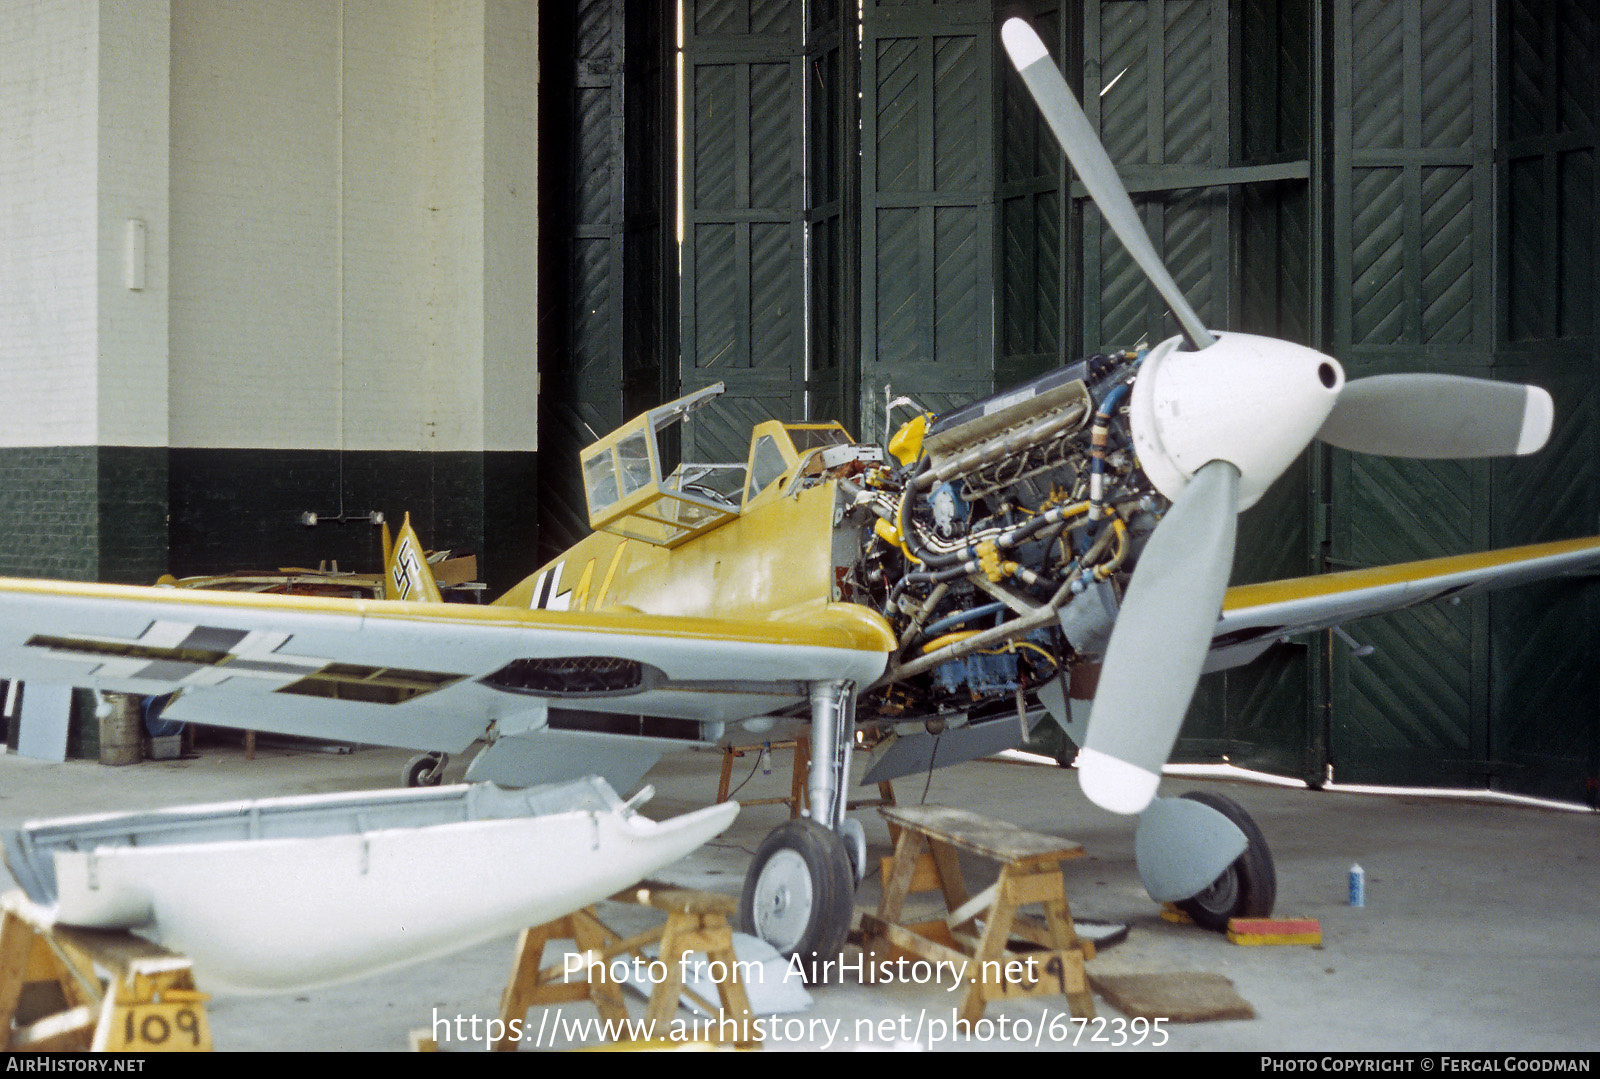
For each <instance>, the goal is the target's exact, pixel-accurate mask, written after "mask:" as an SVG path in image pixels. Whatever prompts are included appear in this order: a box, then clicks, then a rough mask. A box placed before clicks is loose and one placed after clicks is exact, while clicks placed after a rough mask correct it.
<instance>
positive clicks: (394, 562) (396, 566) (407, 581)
mask: <svg viewBox="0 0 1600 1079" xmlns="http://www.w3.org/2000/svg"><path fill="white" fill-rule="evenodd" d="M383 538H384V544H383V548H384V550H383V555H384V560H383V598H384V599H408V600H411V601H413V602H415V603H442V602H444V597H443V596H441V595H439V585H438V583H437V582H436V581H435V580H434V579H433V570H432V569H430V568H429V567H428V556H427V554H426V553H425V552H424V551H423V549H422V541H421V540H419V539H417V533H416V532H415V531H414V530H413V529H412V527H411V514H409V513H408V514H406V518H405V523H404V524H402V525H401V526H400V535H399V536H398V537H396V538H395V541H394V543H393V544H392V545H391V544H390V543H389V542H388V539H389V526H388V525H385V526H384V530H383Z"/></svg>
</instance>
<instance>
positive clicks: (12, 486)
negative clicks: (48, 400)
mask: <svg viewBox="0 0 1600 1079" xmlns="http://www.w3.org/2000/svg"><path fill="white" fill-rule="evenodd" d="M0 522H3V525H0V527H3V528H4V537H5V539H4V542H3V543H0V574H3V575H6V576H12V577H53V578H61V579H65V580H74V581H96V580H98V581H117V582H124V583H128V582H146V583H148V582H150V581H153V580H155V578H156V577H157V576H159V575H160V574H162V573H164V572H166V565H167V451H166V450H164V449H152V448H146V447H126V446H121V447H114V446H44V447H23V448H13V449H0Z"/></svg>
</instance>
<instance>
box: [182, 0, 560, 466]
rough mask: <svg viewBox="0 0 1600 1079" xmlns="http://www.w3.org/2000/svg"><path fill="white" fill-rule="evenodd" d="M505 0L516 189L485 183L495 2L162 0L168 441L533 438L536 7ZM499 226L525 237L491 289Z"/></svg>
mask: <svg viewBox="0 0 1600 1079" xmlns="http://www.w3.org/2000/svg"><path fill="white" fill-rule="evenodd" d="M498 6H500V5H497V7H498ZM504 7H505V10H501V11H499V12H498V14H497V17H498V18H500V19H501V21H502V22H505V23H507V24H508V25H515V24H518V23H521V24H526V25H524V26H523V29H522V31H521V36H520V39H519V40H520V42H521V44H520V45H519V46H514V47H499V46H497V48H496V55H497V56H498V57H499V58H500V60H501V62H503V63H505V64H507V65H510V66H514V67H515V68H516V69H517V70H515V71H514V72H513V73H511V74H510V75H509V76H508V75H505V74H503V73H502V74H501V75H500V77H499V81H500V82H501V83H504V82H506V81H508V80H509V81H510V82H512V83H514V84H515V94H516V97H517V102H516V107H519V108H520V107H521V106H522V105H523V104H524V103H527V104H528V106H529V108H528V111H527V112H526V113H525V114H524V115H523V116H522V117H521V118H520V119H521V124H520V126H518V125H516V124H512V123H507V124H503V125H501V126H502V128H503V130H502V131H501V133H500V134H499V135H498V138H499V140H500V142H501V146H500V147H499V148H498V152H499V153H500V154H501V155H502V156H503V157H505V158H506V159H508V160H509V161H511V162H512V163H513V164H512V165H511V166H509V168H510V170H511V171H514V172H515V173H516V175H517V180H518V182H519V183H521V184H522V186H523V189H524V190H525V191H526V196H525V197H524V198H522V199H517V200H509V199H505V198H496V199H494V200H491V199H489V198H488V197H487V196H486V193H485V180H484V159H485V149H484V138H485V137H484V131H485V120H484V112H485V105H484V99H485V88H486V85H487V84H488V83H489V81H490V80H489V79H488V78H487V77H486V74H485V57H486V53H487V51H486V46H485V10H486V9H485V3H484V0H346V2H345V3H344V4H343V5H342V7H341V5H336V4H320V3H304V2H296V0H265V2H263V0H249V2H240V0H173V11H174V18H173V26H174V31H173V45H172V52H173V89H172V116H173V132H172V142H173V152H172V202H173V205H172V221H173V225H172V229H173V239H172V248H173V253H172V265H173V269H172V289H173V300H172V331H171V333H172V383H171V399H172V409H171V416H172V419H171V437H172V442H173V444H174V445H181V446H194V447H258V446H259V447H297V448H345V449H427V450H433V449H437V450H477V449H484V448H489V449H530V448H532V446H533V438H534V429H533V420H532V418H533V416H534V414H535V409H534V402H533V400H532V397H531V394H530V393H528V392H527V391H528V390H529V389H530V388H531V385H532V379H533V374H532V371H533V364H534V357H533V349H532V347H531V340H532V338H531V330H532V325H533V321H532V320H533V317H534V316H533V312H534V304H533V276H534V263H533V245H532V242H531V239H532V233H531V228H532V225H531V220H530V221H523V220H521V215H524V214H527V215H529V217H530V219H531V214H532V209H533V207H532V194H533V191H534V188H535V184H534V181H533V174H532V161H533V156H534V145H535V139H534V130H535V121H536V117H535V114H534V112H533V111H532V107H531V106H532V100H533V99H532V91H531V86H532V84H533V80H534V78H535V77H536V74H537V73H536V69H535V68H534V67H533V62H534V55H533V53H532V48H533V45H534V42H535V41H536V38H535V37H534V35H533V34H532V32H531V24H532V23H533V22H534V18H535V9H534V8H533V6H532V5H529V4H509V5H504ZM488 207H493V212H494V213H496V214H501V215H516V216H517V218H518V219H517V220H515V221H509V222H508V221H506V220H504V219H503V218H502V219H501V220H492V219H491V218H490V217H489V216H488V215H489V213H490V210H489V209H488ZM486 235H497V236H501V237H504V240H503V241H502V242H510V243H517V244H518V245H519V249H518V253H517V256H516V257H514V258H511V259H509V260H507V259H502V262H505V263H508V266H506V267H503V268H502V269H501V270H500V271H499V273H498V274H497V279H496V288H497V289H499V293H498V294H499V295H505V294H510V295H514V296H516V297H517V302H516V303H514V304H499V305H497V306H494V307H488V309H487V311H486V307H487V305H486V301H485V262H486V259H485V244H486ZM523 237H527V238H528V240H529V242H528V243H527V246H526V250H525V251H524V250H522V249H521V247H520V244H521V240H522V238H523ZM513 275H525V276H524V277H523V278H522V279H521V280H515V281H508V280H507V278H508V277H511V276H513ZM489 312H492V314H490V313H489ZM501 318H505V319H506V320H507V322H508V328H507V329H505V330H503V331H501V332H500V337H501V338H505V339H509V340H510V342H511V344H510V345H509V346H508V351H509V350H513V349H514V350H515V351H516V353H517V355H516V356H515V363H512V362H511V361H509V360H507V359H505V358H504V357H502V356H497V357H496V360H495V365H496V369H497V375H496V381H495V382H494V383H486V380H485V362H486V361H485V348H486V345H485V340H486V336H487V335H489V333H490V332H491V330H490V328H489V327H490V326H491V325H493V323H491V322H490V320H491V319H493V320H496V321H498V320H499V319H501ZM495 328H496V329H498V326H496V327H495ZM506 367H511V368H513V370H512V371H511V372H507V371H505V370H504V368H506ZM502 398H504V402H502ZM488 401H494V402H495V404H494V405H492V406H491V405H489V404H487V402H488ZM490 407H493V408H495V409H497V410H498V412H499V413H501V414H505V413H509V414H510V415H511V416H512V419H511V421H510V422H507V423H504V424H502V425H501V426H500V427H498V428H497V429H496V431H495V432H494V435H493V437H492V439H491V438H488V437H487V435H486V424H485V412H486V409H488V408H490Z"/></svg>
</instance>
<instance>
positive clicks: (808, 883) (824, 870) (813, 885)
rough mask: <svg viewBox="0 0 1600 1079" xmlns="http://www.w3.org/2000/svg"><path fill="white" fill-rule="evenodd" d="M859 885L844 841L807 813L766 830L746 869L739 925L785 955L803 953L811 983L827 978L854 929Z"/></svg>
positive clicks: (805, 972)
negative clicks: (852, 926) (856, 891)
mask: <svg viewBox="0 0 1600 1079" xmlns="http://www.w3.org/2000/svg"><path fill="white" fill-rule="evenodd" d="M855 890H856V878H855V873H854V872H852V871H851V869H850V855H849V853H848V851H847V850H846V849H845V844H844V840H843V839H842V838H840V837H839V836H838V835H837V834H836V833H834V832H832V831H829V830H828V829H827V828H824V827H823V826H822V825H820V824H818V823H816V822H815V821H812V820H808V819H806V818H800V819H798V820H791V821H786V822H785V823H783V824H780V825H778V827H776V828H774V829H773V830H772V831H770V832H768V833H767V838H766V839H764V840H762V841H761V846H760V848H759V849H757V851H756V856H755V859H754V860H753V861H752V862H751V863H750V870H749V872H748V873H746V874H745V878H744V891H743V893H742V894H741V895H740V897H739V928H740V929H741V930H743V931H744V932H746V933H749V934H751V935H752V936H756V937H760V938H761V939H762V940H765V941H766V942H767V943H768V944H771V945H772V946H773V947H774V948H776V949H777V950H778V953H779V954H780V955H782V956H783V957H784V959H786V960H787V959H791V958H793V957H794V956H799V957H800V963H799V967H800V970H801V972H802V974H803V975H804V976H805V979H806V981H807V982H808V983H812V982H814V981H826V980H827V977H828V974H829V973H830V972H832V971H834V970H837V969H838V968H837V964H838V962H839V952H840V949H842V948H843V947H844V940H845V936H846V934H848V933H849V932H850V922H851V920H852V918H853V917H854V914H855ZM824 964H826V966H825V965H824Z"/></svg>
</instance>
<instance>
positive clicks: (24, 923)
mask: <svg viewBox="0 0 1600 1079" xmlns="http://www.w3.org/2000/svg"><path fill="white" fill-rule="evenodd" d="M97 967H98V968H100V969H102V970H105V971H106V972H107V973H108V974H109V975H110V978H111V980H110V983H109V984H106V983H104V982H102V981H101V979H100V975H99V974H98V973H97V970H96V968H97ZM206 1000H207V997H206V994H204V993H201V992H197V991H196V990H195V987H194V970H193V968H192V966H191V964H190V962H189V960H188V958H187V957H185V956H181V955H176V954H174V953H172V952H169V951H167V950H166V949H165V948H162V947H160V946H158V945H155V944H151V943H150V942H149V941H146V940H142V939H141V938H139V937H136V936H134V935H133V934H131V933H126V932H123V931H121V930H113V929H79V928H76V927H74V926H63V925H54V924H52V923H51V921H50V919H49V917H48V916H47V915H46V914H45V913H44V912H43V911H42V910H40V909H39V908H38V907H36V906H34V904H32V903H30V902H29V901H28V900H27V898H26V897H25V896H24V895H23V894H22V893H21V892H7V893H6V895H5V896H4V898H3V900H0V1051H11V1052H34V1053H38V1052H80V1053H81V1052H83V1051H85V1050H88V1051H91V1052H112V1053H152V1052H163V1051H178V1052H203V1053H208V1052H210V1051H211V1025H210V1021H209V1020H208V1019H207V1017H206V1008H205V1001H206Z"/></svg>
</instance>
